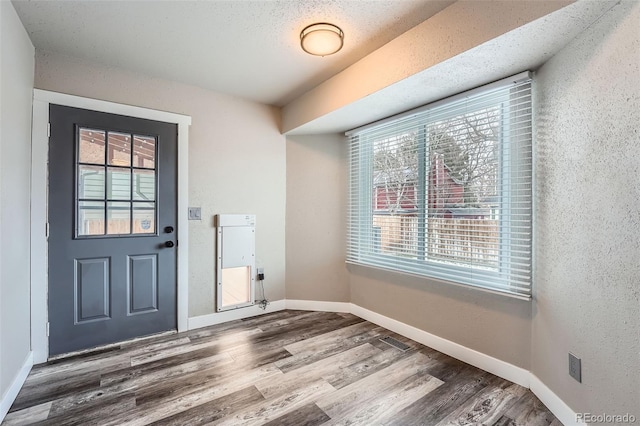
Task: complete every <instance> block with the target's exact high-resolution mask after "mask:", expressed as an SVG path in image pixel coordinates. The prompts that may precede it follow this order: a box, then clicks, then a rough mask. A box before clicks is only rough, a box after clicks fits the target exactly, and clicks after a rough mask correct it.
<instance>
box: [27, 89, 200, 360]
mask: <svg viewBox="0 0 640 426" xmlns="http://www.w3.org/2000/svg"><path fill="white" fill-rule="evenodd" d="M49 104H57V105H65V106H70V107H74V108H83V109H89V110H94V111H101V112H107V113H111V114H120V115H126V116H130V117H136V118H145V119H149V120H156V121H164V122H167V123H172V124H177V125H178V223H177V224H178V235H177V237H178V241H179V245H178V255H177V271H176V272H177V273H176V276H177V280H178V282H177V285H178V288H177V299H178V300H177V307H176V308H177V320H178V331H179V332H180V331H186V330H187V328H188V320H189V313H188V308H189V299H188V297H189V273H188V266H189V224H188V215H187V212H188V205H189V197H188V196H189V181H188V180H189V126H190V125H191V117H190V116H187V115H182V114H175V113H171V112H165V111H158V110H153V109H147V108H141V107H136V106H131V105H124V104H118V103H114V102H107V101H101V100H97V99H90V98H83V97H80V96H73V95H67V94H64V93H58V92H50V91H47V90H40V89H34V90H33V122H32V135H31V218H30V219H31V350H32V351H33V362H34V363H35V364H39V363H42V362H46V361H47V358H48V357H49V338H48V336H47V323H48V318H49V315H48V308H47V299H48V297H47V294H48V273H47V268H48V266H47V265H48V253H47V251H48V244H47V237H46V232H47V230H46V227H47V196H48V175H49V168H48V153H49V137H48V125H49Z"/></svg>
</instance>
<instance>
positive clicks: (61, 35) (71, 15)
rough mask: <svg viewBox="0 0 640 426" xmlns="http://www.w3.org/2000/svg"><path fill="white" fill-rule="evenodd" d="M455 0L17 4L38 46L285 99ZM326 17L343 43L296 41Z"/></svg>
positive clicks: (266, 99) (270, 100) (253, 96)
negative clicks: (331, 46)
mask: <svg viewBox="0 0 640 426" xmlns="http://www.w3.org/2000/svg"><path fill="white" fill-rule="evenodd" d="M452 3H453V1H435V0H388V1H381V0H285V1H282V0H272V1H270V0H263V1H248V0H231V1H190V0H187V1H92V0H82V1H39V0H38V1H23V0H17V1H16V0H14V1H13V4H14V6H15V8H16V10H17V12H18V15H19V16H20V19H21V20H22V22H23V24H24V26H25V28H26V29H27V32H28V33H29V35H30V37H31V40H32V41H33V43H34V45H35V47H36V48H37V49H39V50H43V51H51V52H57V53H61V54H65V55H70V56H75V57H79V58H84V59H88V60H93V61H97V62H101V63H104V64H108V65H111V66H116V67H120V68H124V69H128V70H132V71H137V72H142V73H144V74H147V75H151V76H154V77H160V78H165V79H170V80H175V81H180V82H183V83H188V84H193V85H196V86H200V87H204V88H208V89H212V90H215V91H218V92H222V93H227V94H231V95H235V96H239V97H242V98H246V99H250V100H254V101H257V102H262V103H266V104H273V105H277V106H283V105H286V104H287V103H288V102H289V101H291V100H292V99H295V98H296V97H297V96H299V95H301V94H303V93H305V92H306V91H308V90H309V89H311V88H313V87H315V86H317V85H318V84H320V83H321V82H323V81H325V80H327V79H328V78H330V77H331V76H333V75H334V74H336V73H338V72H340V71H341V70H343V69H344V68H346V67H347V66H349V65H351V64H352V63H354V62H356V61H357V60H359V59H361V58H362V57H364V56H366V55H367V54H369V53H370V52H372V51H374V50H376V49H377V48H379V47H381V46H382V45H384V44H386V43H387V42H389V41H391V40H392V39H394V38H396V37H397V36H399V35H400V34H402V33H404V32H405V31H407V30H409V29H410V28H412V27H414V26H415V25H417V24H419V23H421V22H422V21H424V20H426V19H428V18H429V17H430V16H432V15H434V14H435V13H437V12H439V11H440V10H442V9H444V8H445V7H447V6H448V5H450V4H452ZM319 21H327V22H331V23H334V24H336V25H338V26H340V27H341V28H342V30H343V31H344V33H345V45H344V48H343V50H342V51H340V52H339V53H337V54H336V55H333V56H328V57H324V58H321V57H315V56H311V55H308V54H306V53H304V52H303V51H302V49H300V45H299V43H300V39H299V35H300V31H301V30H302V29H303V28H304V27H305V26H307V25H309V24H311V23H314V22H319Z"/></svg>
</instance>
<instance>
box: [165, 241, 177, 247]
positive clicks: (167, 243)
mask: <svg viewBox="0 0 640 426" xmlns="http://www.w3.org/2000/svg"><path fill="white" fill-rule="evenodd" d="M164 246H165V247H169V248H171V247H173V246H175V244H174V242H173V241H165V242H164Z"/></svg>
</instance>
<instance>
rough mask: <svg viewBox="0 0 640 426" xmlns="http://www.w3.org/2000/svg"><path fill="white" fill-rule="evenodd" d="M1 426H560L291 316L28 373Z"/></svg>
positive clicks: (457, 368)
mask: <svg viewBox="0 0 640 426" xmlns="http://www.w3.org/2000/svg"><path fill="white" fill-rule="evenodd" d="M384 336H392V337H394V338H396V339H398V340H400V341H401V342H403V343H405V344H407V345H409V346H410V349H409V350H407V351H405V352H402V351H400V350H398V349H396V348H394V347H392V346H389V345H388V344H386V343H384V342H381V341H380V340H379V339H380V338H381V337H384ZM2 424H3V425H24V424H38V425H56V426H58V425H83V426H84V425H100V426H107V425H150V424H152V425H203V424H214V425H234V426H235V425H265V424H267V425H292V426H302V425H309V426H313V425H403V426H404V425H408V426H409V425H416V426H417V425H421V426H425V425H493V426H516V425H532V426H541V425H552V426H559V425H561V423H560V422H559V421H558V420H557V419H556V418H555V417H554V416H553V415H552V414H551V413H550V412H549V410H547V408H546V407H545V406H544V405H543V404H542V403H541V402H540V401H539V400H538V399H537V398H536V397H535V396H534V395H533V394H532V393H531V392H530V391H528V390H527V389H525V388H523V387H521V386H518V385H515V384H513V383H511V382H508V381H506V380H503V379H500V378H499V377H496V376H494V375H492V374H489V373H487V372H485V371H482V370H479V369H477V368H475V367H472V366H470V365H468V364H465V363H463V362H461V361H458V360H455V359H453V358H451V357H449V356H446V355H444V354H442V353H440V352H437V351H434V350H432V349H430V348H427V347H425V346H422V345H420V344H418V343H416V342H414V341H411V340H409V339H406V338H404V337H402V336H399V335H397V334H395V333H392V332H390V331H388V330H386V329H384V328H382V327H378V326H377V325H375V324H372V323H370V322H368V321H364V320H362V319H360V318H358V317H355V316H353V315H351V314H338V313H328V312H307V311H292V310H287V311H280V312H274V313H270V314H266V315H262V316H259V317H254V318H249V319H245V320H238V321H233V322H230V323H225V324H221V325H217V326H212V327H208V328H203V329H198V330H192V331H190V332H186V333H179V334H173V335H169V336H167V335H164V336H161V337H155V338H152V339H148V340H144V341H138V342H129V343H125V344H122V345H120V346H116V347H114V348H110V349H105V350H101V351H97V352H94V353H88V354H83V355H79V356H75V357H72V358H67V359H60V360H56V361H51V362H49V363H47V364H43V365H39V366H36V367H34V368H33V370H32V371H31V373H30V374H29V377H28V378H27V381H26V383H25V385H24V387H23V389H22V390H21V391H20V393H19V395H18V397H17V398H16V401H15V402H14V404H13V406H12V407H11V410H10V411H9V414H8V415H7V416H6V418H5V420H4V422H3V423H2Z"/></svg>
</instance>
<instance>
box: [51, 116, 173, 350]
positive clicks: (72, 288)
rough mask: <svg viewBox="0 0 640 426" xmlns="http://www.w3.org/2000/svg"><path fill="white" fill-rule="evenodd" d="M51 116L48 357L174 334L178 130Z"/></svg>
mask: <svg viewBox="0 0 640 426" xmlns="http://www.w3.org/2000/svg"><path fill="white" fill-rule="evenodd" d="M49 117H50V119H49V121H50V125H51V136H50V139H49V199H48V206H49V354H50V355H57V354H62V353H67V352H71V351H76V350H80V349H86V348H91V347H95V346H99V345H104V344H108V343H114V342H118V341H122V340H126V339H130V338H134V337H139V336H145V335H150V334H154V333H158V332H162V331H166V330H174V329H176V245H177V240H176V235H177V233H176V231H177V230H176V210H177V207H176V206H177V201H176V199H177V192H176V191H177V190H176V187H177V174H176V158H177V126H176V125H175V124H169V123H162V122H157V121H151V120H144V119H139V118H132V117H125V116H120V115H114V114H107V113H102V112H96V111H88V110H83V109H77V108H71V107H66V106H60V105H51V107H50V110H49Z"/></svg>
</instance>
